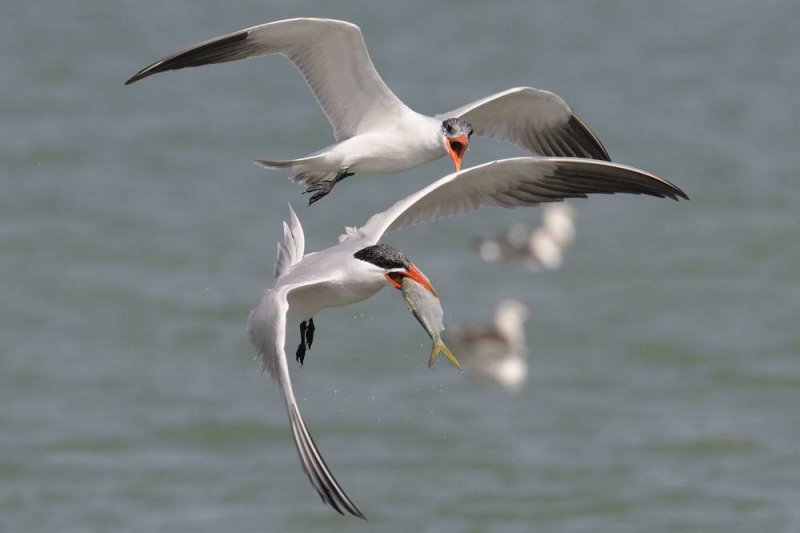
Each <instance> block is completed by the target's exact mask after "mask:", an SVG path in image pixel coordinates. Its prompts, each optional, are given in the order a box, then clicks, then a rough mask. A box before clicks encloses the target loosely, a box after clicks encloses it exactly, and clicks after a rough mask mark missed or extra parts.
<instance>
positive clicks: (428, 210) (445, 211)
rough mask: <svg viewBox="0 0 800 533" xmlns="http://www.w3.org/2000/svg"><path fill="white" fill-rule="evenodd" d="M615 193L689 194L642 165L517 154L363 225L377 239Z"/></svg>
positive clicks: (438, 184)
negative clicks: (464, 218)
mask: <svg viewBox="0 0 800 533" xmlns="http://www.w3.org/2000/svg"><path fill="white" fill-rule="evenodd" d="M613 193H629V194H646V195H648V196H655V197H658V198H672V199H673V200H677V199H678V198H684V199H687V200H688V196H686V193H684V192H683V191H682V190H680V189H679V188H678V187H676V186H675V185H673V184H671V183H670V182H668V181H667V180H664V179H661V178H659V177H658V176H656V175H654V174H650V173H648V172H645V171H644V170H639V169H638V168H634V167H629V166H625V165H620V164H617V163H611V162H606V161H596V160H594V159H577V158H555V157H549V158H539V157H517V158H512V159H501V160H499V161H491V162H489V163H484V164H483V165H478V166H476V167H471V168H468V169H466V170H462V171H460V172H455V173H453V174H450V175H448V176H445V177H443V178H441V179H439V180H437V181H435V182H433V183H432V184H430V185H428V186H427V187H425V188H424V189H421V190H420V191H417V192H416V193H414V194H412V195H411V196H408V197H406V198H404V199H403V200H400V201H399V202H397V203H396V204H394V205H393V206H392V207H390V208H389V209H387V210H386V211H384V212H383V213H378V214H376V215H373V216H372V217H371V218H370V219H369V220H368V221H367V223H366V224H365V225H364V226H363V227H362V228H360V231H361V232H362V234H364V235H366V237H367V238H368V239H370V240H372V241H373V242H377V241H378V240H380V238H381V237H382V236H383V234H384V233H385V232H387V231H391V230H395V229H399V228H403V227H405V226H410V225H412V224H416V223H418V222H426V221H429V220H436V219H439V218H444V217H449V216H454V215H461V214H464V213H467V212H469V211H473V210H475V209H479V208H481V207H487V206H496V207H505V208H513V207H522V206H530V205H537V204H540V203H543V202H557V201H559V200H563V199H565V198H585V197H586V196H587V195H588V194H613Z"/></svg>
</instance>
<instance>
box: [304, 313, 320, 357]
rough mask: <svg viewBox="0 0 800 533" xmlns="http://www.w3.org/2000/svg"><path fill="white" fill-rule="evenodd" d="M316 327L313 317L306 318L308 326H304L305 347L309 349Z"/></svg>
mask: <svg viewBox="0 0 800 533" xmlns="http://www.w3.org/2000/svg"><path fill="white" fill-rule="evenodd" d="M316 329H317V328H316V327H314V319H313V318H309V319H308V328H306V348H308V349H309V350H310V349H311V344H312V343H313V342H314V331H315V330H316Z"/></svg>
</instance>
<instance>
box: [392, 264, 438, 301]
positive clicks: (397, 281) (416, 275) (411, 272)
mask: <svg viewBox="0 0 800 533" xmlns="http://www.w3.org/2000/svg"><path fill="white" fill-rule="evenodd" d="M405 277H408V278H411V279H413V280H414V281H416V282H417V283H419V284H420V285H422V286H423V287H425V288H426V289H428V290H429V291H431V293H432V294H433V295H434V296H436V297H437V298H438V297H439V295H438V294H436V290H434V288H433V285H431V282H430V280H429V279H428V278H427V277H425V274H423V273H422V272H420V270H419V269H418V268H417V267H416V266H414V263H411V266H410V267H408V270H406V271H405V272H389V273H387V274H386V281H388V282H389V285H391V286H392V287H394V288H395V289H398V290H402V288H403V278H405Z"/></svg>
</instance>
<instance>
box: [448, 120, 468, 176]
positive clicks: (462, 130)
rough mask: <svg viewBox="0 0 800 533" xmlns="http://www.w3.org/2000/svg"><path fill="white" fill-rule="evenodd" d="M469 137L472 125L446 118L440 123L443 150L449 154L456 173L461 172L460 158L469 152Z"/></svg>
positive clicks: (464, 121)
mask: <svg viewBox="0 0 800 533" xmlns="http://www.w3.org/2000/svg"><path fill="white" fill-rule="evenodd" d="M471 135H472V125H471V124H470V123H469V122H467V121H466V120H464V119H460V118H448V119H447V120H445V121H444V122H442V136H443V137H444V148H445V150H447V153H448V154H450V158H451V159H452V160H453V165H454V166H455V167H456V171H459V170H461V158H462V157H464V154H465V153H466V151H467V150H469V138H470V136H471Z"/></svg>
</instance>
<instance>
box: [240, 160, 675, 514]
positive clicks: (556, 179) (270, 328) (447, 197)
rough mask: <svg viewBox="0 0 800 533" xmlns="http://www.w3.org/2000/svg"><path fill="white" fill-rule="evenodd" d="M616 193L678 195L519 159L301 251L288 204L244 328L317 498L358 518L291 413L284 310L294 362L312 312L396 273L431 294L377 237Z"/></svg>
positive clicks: (611, 166)
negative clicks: (276, 393) (278, 393)
mask: <svg viewBox="0 0 800 533" xmlns="http://www.w3.org/2000/svg"><path fill="white" fill-rule="evenodd" d="M617 192H626V193H634V194H647V195H650V196H656V197H661V198H663V197H669V198H672V199H675V200H677V199H678V198H679V197H680V198H687V197H686V195H685V194H684V193H683V191H681V190H680V189H678V188H677V187H675V186H674V185H672V184H671V183H669V182H667V181H665V180H663V179H661V178H658V177H656V176H654V175H652V174H649V173H646V172H644V171H641V170H638V169H635V168H633V167H627V166H623V165H618V164H616V163H607V162H600V161H595V160H589V159H572V158H532V157H522V158H515V159H505V160H501V161H492V162H490V163H485V164H483V165H480V166H477V167H472V168H469V169H466V170H462V171H460V172H456V173H453V174H450V175H448V176H445V177H443V178H441V179H439V180H437V181H435V182H434V183H432V184H430V185H428V186H427V187H425V188H423V189H421V190H419V191H417V192H416V193H414V194H412V195H410V196H408V197H407V198H405V199H403V200H400V201H399V202H397V203H396V204H394V205H393V206H392V207H390V208H389V209H388V210H386V211H384V212H382V213H378V214H376V215H373V216H372V217H371V218H370V219H369V220H368V221H367V223H366V224H365V225H364V226H362V227H360V228H347V229H346V234H345V235H343V236H341V237H340V238H339V243H338V244H336V245H334V246H331V247H330V248H326V249H324V250H322V251H319V252H314V253H309V254H305V250H304V248H305V238H304V234H303V229H302V226H301V225H300V221H299V220H298V219H297V216H296V215H295V214H294V212H293V211H290V220H289V223H288V224H286V223H284V242H283V243H281V244H278V256H277V260H276V263H275V275H276V277H277V279H276V280H275V283H274V284H273V286H272V287H271V288H269V289H267V290H266V292H265V293H264V296H263V297H262V299H261V301H260V302H259V304H258V305H257V306H256V307H255V308H254V309H253V311H252V312H251V313H250V318H249V319H248V324H247V330H248V333H249V336H250V341H251V342H252V344H253V345H254V346H255V348H256V350H257V351H258V354H259V356H260V357H261V360H262V361H263V364H264V368H266V369H267V370H268V371H269V372H270V374H272V376H273V377H274V378H275V379H276V380H277V381H278V384H279V385H280V387H281V389H282V391H283V395H284V399H285V401H286V407H287V410H288V412H289V420H290V424H291V428H292V435H293V436H294V440H295V445H296V447H297V451H298V453H299V455H300V461H301V463H302V465H303V469H304V470H305V472H306V474H307V475H308V478H309V479H310V480H311V483H312V484H313V485H314V488H315V489H316V490H317V492H318V493H319V495H320V496H321V497H322V499H323V501H325V502H327V503H328V504H330V505H331V506H333V508H334V509H336V510H337V511H339V512H340V513H344V512H345V511H346V512H349V513H351V514H353V515H355V516H357V517H361V518H363V517H364V515H363V514H362V513H361V511H359V510H358V508H357V507H356V506H355V505H354V504H353V502H352V501H350V499H349V498H348V497H347V495H346V494H345V492H344V491H343V490H342V489H341V487H340V486H339V484H338V483H337V482H336V480H335V479H334V477H333V475H332V474H331V472H330V471H329V470H328V467H327V466H326V465H325V462H324V461H323V460H322V456H321V455H320V453H319V451H318V450H317V447H316V445H315V444H314V441H313V440H312V439H311V435H310V434H309V433H308V430H307V429H306V427H305V424H304V423H303V419H302V417H301V416H300V412H299V410H298V406H297V400H296V399H295V396H294V392H293V391H292V385H291V380H290V378H289V366H288V362H287V358H286V351H285V346H286V327H287V322H288V320H289V317H291V318H292V319H294V320H298V321H301V325H300V335H301V340H300V346H299V347H298V350H297V353H296V357H297V359H298V360H299V361H300V362H302V360H303V358H304V357H305V350H306V349H307V348H310V346H311V342H312V340H313V330H314V327H313V317H314V316H315V315H316V314H317V312H318V311H319V310H320V309H324V308H326V307H337V306H344V305H349V304H353V303H356V302H360V301H362V300H366V299H367V298H370V297H371V296H373V295H374V294H375V293H377V292H378V291H379V290H380V289H381V288H383V287H385V286H386V285H390V286H393V287H395V288H400V287H401V285H402V280H403V278H404V277H410V278H412V279H414V280H416V281H418V282H419V283H421V284H422V285H424V286H425V287H427V288H428V289H429V290H430V291H431V292H433V293H434V294H435V291H434V290H433V287H432V286H431V283H430V281H428V278H427V277H425V275H423V274H422V272H420V271H419V269H417V267H415V266H414V264H413V263H411V261H409V260H408V258H406V256H405V255H404V254H403V253H402V252H400V251H398V250H396V249H395V248H392V247H391V246H389V245H387V244H383V243H380V242H379V241H380V240H381V238H382V237H383V234H384V233H386V232H388V231H392V230H396V229H399V228H403V227H405V226H409V225H411V224H415V223H418V222H425V221H430V220H435V219H439V218H443V217H447V216H453V215H459V214H463V213H466V212H469V211H472V210H475V209H478V208H481V207H486V206H498V207H506V208H512V207H519V206H527V205H536V204H539V203H541V202H553V201H557V200H560V199H563V198H568V197H585V196H586V195H587V194H589V193H617ZM290 208H291V206H290ZM309 331H310V332H311V333H310V334H309Z"/></svg>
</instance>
